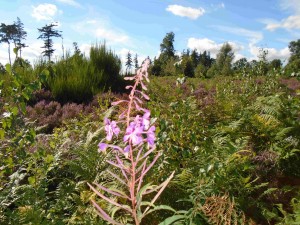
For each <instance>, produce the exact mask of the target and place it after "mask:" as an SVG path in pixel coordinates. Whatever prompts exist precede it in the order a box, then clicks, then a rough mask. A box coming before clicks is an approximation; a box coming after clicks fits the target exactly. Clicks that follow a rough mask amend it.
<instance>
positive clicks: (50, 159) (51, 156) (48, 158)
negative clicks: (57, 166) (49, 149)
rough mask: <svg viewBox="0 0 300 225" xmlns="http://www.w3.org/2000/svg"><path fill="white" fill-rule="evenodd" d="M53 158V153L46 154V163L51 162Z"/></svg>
mask: <svg viewBox="0 0 300 225" xmlns="http://www.w3.org/2000/svg"><path fill="white" fill-rule="evenodd" d="M53 160H54V156H53V155H47V157H46V158H45V162H46V163H52V162H53Z"/></svg>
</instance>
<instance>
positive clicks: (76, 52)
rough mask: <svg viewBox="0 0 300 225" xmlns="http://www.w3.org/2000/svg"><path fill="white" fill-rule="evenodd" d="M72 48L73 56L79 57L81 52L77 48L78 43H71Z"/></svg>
mask: <svg viewBox="0 0 300 225" xmlns="http://www.w3.org/2000/svg"><path fill="white" fill-rule="evenodd" d="M73 48H74V55H80V54H81V51H80V49H79V47H78V43H77V42H73Z"/></svg>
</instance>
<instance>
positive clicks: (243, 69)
mask: <svg viewBox="0 0 300 225" xmlns="http://www.w3.org/2000/svg"><path fill="white" fill-rule="evenodd" d="M232 68H233V70H234V72H236V73H239V74H242V75H243V76H245V75H246V74H247V73H248V71H249V68H250V64H249V62H248V61H247V59H246V58H241V59H239V60H237V61H236V62H234V63H233V64H232Z"/></svg>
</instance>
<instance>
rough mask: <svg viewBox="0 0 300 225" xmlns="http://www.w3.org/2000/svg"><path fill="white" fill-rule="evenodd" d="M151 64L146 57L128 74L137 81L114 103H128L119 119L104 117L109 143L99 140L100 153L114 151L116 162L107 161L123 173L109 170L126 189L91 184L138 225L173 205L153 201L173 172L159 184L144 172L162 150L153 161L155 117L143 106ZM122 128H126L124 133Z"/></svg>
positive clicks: (110, 221) (147, 98)
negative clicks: (116, 141)
mask: <svg viewBox="0 0 300 225" xmlns="http://www.w3.org/2000/svg"><path fill="white" fill-rule="evenodd" d="M149 63H150V62H149V60H145V61H144V63H143V65H142V67H141V68H140V69H139V70H138V71H137V74H136V75H135V76H132V77H125V79H126V80H133V81H134V84H133V85H130V86H127V87H126V88H127V89H131V91H130V95H129V99H128V100H120V101H117V102H114V103H113V105H124V104H125V105H126V107H125V110H123V111H122V112H121V114H120V116H119V120H118V121H112V120H110V119H108V118H105V119H104V124H105V131H106V142H100V143H99V152H104V151H106V150H107V149H110V150H112V153H113V154H114V158H115V161H111V160H107V163H109V164H110V165H112V166H114V167H116V168H118V169H119V170H120V172H121V174H122V175H120V176H119V175H117V174H116V173H113V172H111V171H109V170H108V171H107V172H108V173H109V174H110V175H111V176H112V177H114V178H115V179H116V180H117V181H118V182H120V183H121V184H122V185H123V186H125V189H126V191H125V192H124V191H118V190H115V189H114V190H112V189H109V188H107V187H104V186H102V185H100V184H94V185H95V186H96V187H97V188H95V187H94V186H93V185H91V184H88V185H89V186H90V188H91V189H92V190H93V191H94V192H95V193H96V194H97V195H98V196H99V197H101V198H102V199H104V200H106V201H107V202H109V203H110V204H112V205H114V206H115V207H117V208H118V209H122V210H124V211H125V212H126V213H127V214H128V215H129V217H130V218H131V219H132V220H133V221H134V223H135V224H136V225H137V224H140V223H141V221H142V219H143V218H144V217H145V216H146V215H148V214H149V213H151V212H153V211H155V210H159V209H167V210H172V211H173V209H172V208H171V207H168V206H162V205H160V206H155V204H154V203H155V201H156V200H157V199H158V197H159V196H160V194H161V193H162V192H163V190H164V189H165V188H166V186H167V185H168V183H169V182H170V180H171V179H172V178H173V175H174V172H173V173H172V174H171V175H170V177H169V178H168V179H166V180H165V181H164V182H163V183H161V184H160V185H152V184H151V183H148V184H145V185H143V180H144V178H145V175H146V174H147V172H148V171H149V170H150V169H151V168H152V167H153V165H154V164H155V162H156V161H157V159H158V158H159V156H160V153H157V154H156V156H155V157H153V160H152V161H151V160H150V159H149V156H150V154H151V153H153V152H154V150H155V126H154V125H153V119H152V120H151V116H150V111H149V110H148V109H146V108H143V100H149V99H150V98H149V96H148V95H147V94H145V93H144V91H146V90H147V87H146V85H145V81H146V82H149V79H148V72H147V69H148V67H149ZM139 89H141V90H139ZM122 127H125V129H124V131H123V132H122V129H121V128H122ZM121 134H122V135H121ZM120 136H122V137H120ZM120 138H122V141H121V144H119V145H114V144H110V143H111V142H112V141H113V140H114V139H120ZM142 185H143V186H142ZM154 192H157V193H156V194H155V195H154V197H153V198H152V200H151V201H143V196H145V195H147V194H150V193H154ZM109 196H111V197H109ZM112 198H113V199H112ZM118 198H122V199H125V201H123V200H122V202H126V203H125V204H121V203H119V202H118V201H116V200H115V199H118ZM92 203H93V205H94V206H95V208H96V209H97V212H98V214H99V215H100V216H101V217H102V218H103V219H104V220H106V221H108V222H109V223H111V224H121V223H120V222H117V221H116V220H115V219H114V218H112V217H111V216H109V215H108V214H107V213H106V212H105V211H104V210H103V209H102V208H101V207H100V206H99V205H98V204H97V203H96V201H94V200H92Z"/></svg>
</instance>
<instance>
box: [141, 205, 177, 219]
mask: <svg viewBox="0 0 300 225" xmlns="http://www.w3.org/2000/svg"><path fill="white" fill-rule="evenodd" d="M157 210H169V211H172V212H174V213H176V210H175V209H173V208H172V207H170V206H168V205H158V206H154V208H153V209H150V210H149V211H148V212H147V213H146V214H145V215H143V217H144V216H146V215H148V214H150V213H152V212H154V211H157Z"/></svg>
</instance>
